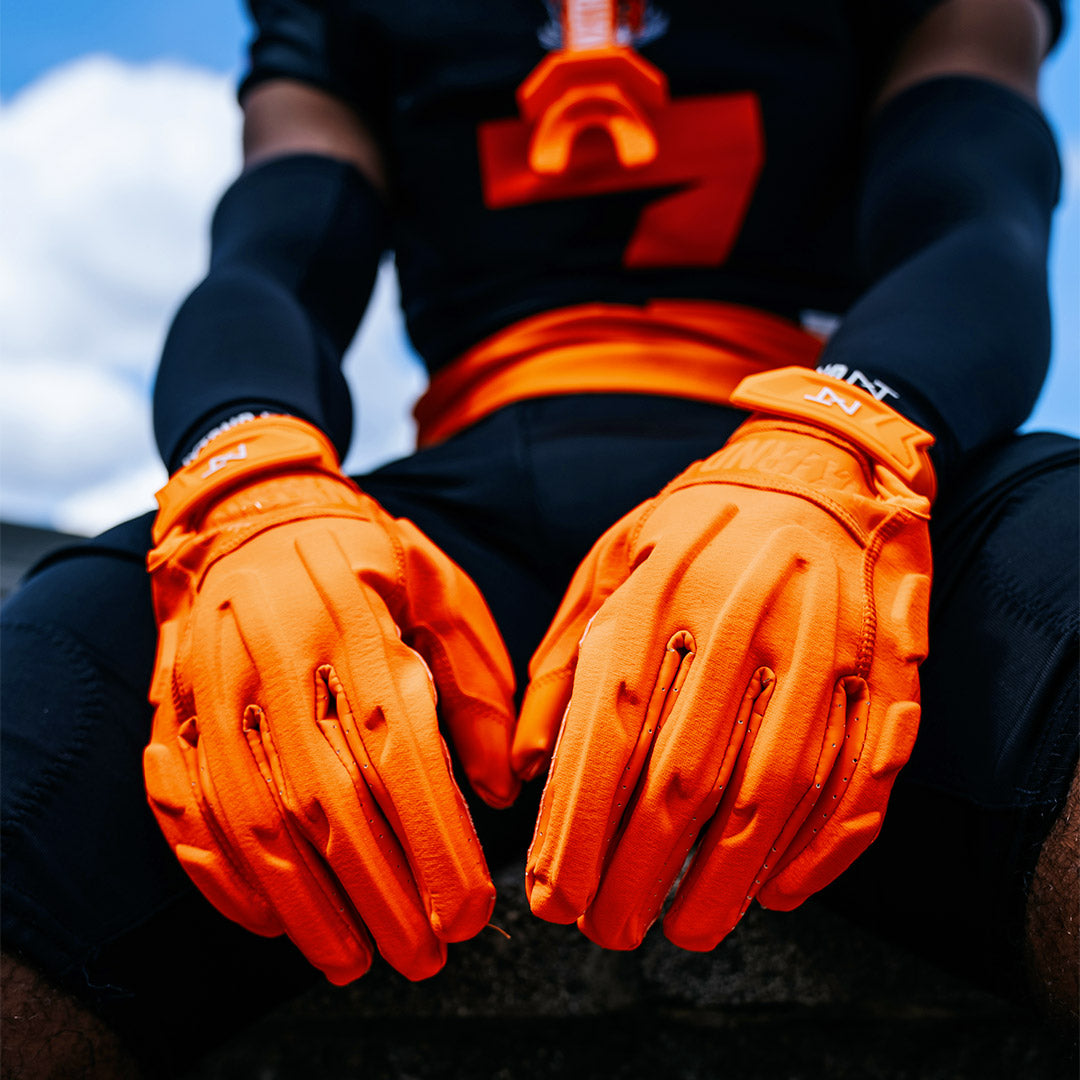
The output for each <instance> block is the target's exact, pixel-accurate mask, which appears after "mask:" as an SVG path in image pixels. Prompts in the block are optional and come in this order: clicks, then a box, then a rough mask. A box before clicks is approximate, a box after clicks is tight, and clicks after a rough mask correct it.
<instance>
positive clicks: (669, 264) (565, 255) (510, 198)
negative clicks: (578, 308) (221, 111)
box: [241, 0, 1060, 371]
mask: <svg viewBox="0 0 1080 1080" xmlns="http://www.w3.org/2000/svg"><path fill="white" fill-rule="evenodd" d="M935 2H936V0H881V2H877V3H873V4H867V3H863V2H857V0H818V2H814V3H810V2H807V0H762V2H760V3H754V4H748V3H743V4H716V3H708V2H689V0H657V2H656V3H630V4H627V3H623V4H622V5H620V7H619V8H618V9H617V10H619V11H620V12H621V14H622V18H621V20H620V22H619V24H618V27H617V35H618V43H619V44H620V45H621V46H631V47H632V48H633V50H634V54H635V55H636V56H639V57H640V58H641V60H642V61H643V68H644V70H645V71H646V75H648V76H649V77H651V78H652V79H653V83H650V84H649V86H647V87H646V88H645V89H644V90H643V91H642V93H644V94H645V96H646V97H647V96H648V95H649V94H655V95H656V96H654V97H653V98H652V99H651V100H650V101H648V102H646V103H645V108H646V111H647V112H649V114H650V115H651V116H652V117H653V118H654V119H655V121H656V124H655V125H654V126H655V127H656V131H657V132H658V133H659V134H658V139H657V142H658V145H657V146H655V147H653V151H654V153H653V157H652V158H651V159H649V160H648V161H647V162H644V163H642V162H640V161H634V162H631V163H630V164H629V165H628V164H627V163H625V162H622V161H620V160H619V158H618V154H617V153H616V152H615V148H613V146H612V145H610V140H609V141H608V142H605V140H604V138H603V137H602V133H601V137H600V138H599V139H597V137H596V136H595V133H594V134H593V135H592V136H590V138H589V139H584V140H583V143H585V144H588V145H585V146H584V149H581V148H578V149H579V150H580V152H581V153H582V154H583V155H584V156H583V157H582V158H581V159H580V160H578V161H571V162H570V164H569V167H568V168H564V170H563V171H562V172H561V173H551V174H545V173H543V172H539V173H538V172H537V170H536V169H535V168H534V167H531V166H530V162H529V160H528V154H529V143H528V140H529V137H530V132H531V131H532V130H534V129H535V124H536V118H535V116H533V117H532V118H531V120H530V117H529V116H528V115H526V112H525V111H523V110H526V106H525V105H524V104H523V101H522V98H521V96H520V95H519V93H518V91H519V88H520V87H522V84H523V83H524V82H525V81H526V80H527V79H528V78H529V76H530V74H531V73H533V72H535V71H536V69H537V67H538V65H540V64H541V62H542V61H544V59H545V56H547V55H548V54H549V53H550V51H551V50H553V49H559V48H565V47H566V46H568V44H572V43H568V42H566V41H565V40H563V38H564V29H563V25H562V19H561V18H560V12H559V10H558V9H557V7H555V6H554V5H552V6H549V5H546V4H544V3H542V2H540V0H455V2H446V0H408V2H405V3H402V2H400V0H325V2H322V3H319V2H315V0H250V6H251V9H252V12H253V15H254V17H255V22H256V35H255V38H254V40H253V43H252V48H251V69H250V72H249V74H248V75H247V77H246V79H245V80H244V83H243V84H242V87H241V94H243V92H244V91H246V90H247V89H249V88H250V87H252V86H254V85H256V84H257V83H259V82H262V81H264V80H266V79H270V78H274V77H288V78H293V79H299V80H302V81H305V82H308V83H310V84H313V85H316V86H319V87H321V88H325V89H327V90H329V91H331V92H332V93H334V94H336V95H338V96H340V97H341V98H343V99H344V100H346V101H347V102H349V103H350V104H351V105H352V106H353V107H354V108H355V109H356V110H357V111H358V112H359V113H360V114H361V115H362V116H363V118H364V119H365V121H366V122H367V124H368V125H369V127H370V128H371V129H372V130H373V132H374V133H375V134H376V136H377V137H378V139H379V141H380V143H381V145H382V147H383V150H384V153H385V155H386V159H387V164H388V170H389V175H390V201H391V206H392V210H393V216H394V222H395V225H394V239H393V244H394V249H395V258H396V262H397V268H398V274H399V279H400V283H401V294H402V305H403V308H404V312H405V317H406V322H407V326H408V330H409V334H410V336H411V338H412V340H413V343H414V345H415V346H416V348H417V351H418V352H419V353H420V355H421V356H422V357H423V359H424V360H425V362H426V363H427V365H428V367H429V369H430V370H432V371H435V370H438V369H439V368H441V367H442V366H443V365H445V364H446V363H447V362H448V361H449V360H451V359H453V358H454V357H455V356H457V355H459V354H460V353H462V352H463V351H464V350H466V349H468V348H470V347H471V346H473V345H475V344H476V343H477V342H479V341H481V340H483V339H484V338H486V337H487V336H488V335H490V334H492V333H494V332H496V331H498V330H500V329H501V328H503V327H505V326H507V325H509V324H512V323H515V322H517V321H518V320H521V319H523V318H526V317H528V316H532V315H536V314H537V313H540V312H545V311H549V310H552V309H555V308H562V307H570V306H573V305H577V304H582V303H595V302H601V303H605V302H606V303H619V304H642V303H645V302H647V301H648V300H651V299H658V298H679V299H693V300H716V301H723V302H726V303H734V304H742V305H748V306H752V307H755V308H758V309H761V310H763V311H766V312H771V313H775V314H779V315H781V316H785V317H788V318H792V319H796V320H798V319H804V320H805V319H807V318H812V317H813V313H817V312H826V313H840V312H842V311H843V310H845V309H846V307H847V306H848V305H849V304H850V303H851V302H852V301H853V299H854V298H855V297H856V296H857V295H858V293H859V291H860V289H861V287H862V285H863V284H864V283H863V282H862V281H861V280H860V274H859V267H858V266H857V265H856V260H855V257H854V247H855V245H854V228H855V201H856V191H857V185H858V179H859V161H860V152H861V145H862V140H863V134H864V130H865V126H866V121H867V114H868V110H869V105H870V102H871V101H872V98H873V95H874V93H875V89H876V87H877V85H878V83H879V80H880V78H881V76H882V75H883V73H884V71H885V70H886V68H887V65H888V63H889V61H890V58H891V55H892V53H893V52H894V50H895V48H896V46H897V43H898V42H899V41H900V40H901V39H902V37H903V35H904V34H905V32H906V31H907V30H908V29H910V27H911V26H912V25H913V24H914V23H915V22H916V21H917V20H918V19H919V18H920V17H921V16H922V15H923V14H925V12H926V11H927V10H929V9H930V8H932V7H933V6H934V4H935ZM1052 14H1053V16H1054V18H1055V22H1056V24H1057V25H1059V24H1060V10H1059V9H1057V8H1056V7H1054V8H1053V10H1052ZM653 73H658V74H657V75H654V74H653ZM586 81H588V80H587V79H586ZM646 81H648V79H646ZM654 84H655V85H654ZM658 86H659V89H657V87H658ZM632 106H633V102H631V107H632ZM612 107H616V106H612ZM619 107H621V106H619ZM526 111H527V110H526ZM575 152H577V151H575ZM646 156H647V155H646ZM533 165H535V163H533Z"/></svg>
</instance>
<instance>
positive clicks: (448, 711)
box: [397, 521, 521, 808]
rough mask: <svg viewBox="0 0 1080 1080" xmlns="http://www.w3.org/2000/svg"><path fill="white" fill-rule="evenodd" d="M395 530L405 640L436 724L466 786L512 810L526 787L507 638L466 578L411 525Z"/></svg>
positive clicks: (482, 796) (405, 523)
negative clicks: (428, 682) (423, 674)
mask: <svg viewBox="0 0 1080 1080" xmlns="http://www.w3.org/2000/svg"><path fill="white" fill-rule="evenodd" d="M397 525H398V529H399V532H401V533H403V534H404V540H405V559H406V569H405V575H406V581H407V582H408V592H407V598H406V602H405V606H406V611H407V613H406V614H404V615H402V616H400V617H399V619H400V622H401V625H402V630H403V634H404V637H405V639H406V641H407V643H408V644H409V645H410V646H411V647H412V648H414V649H415V650H416V651H417V652H418V653H419V654H420V655H421V656H422V657H423V658H424V659H425V661H426V662H427V664H428V666H429V667H430V669H431V672H432V675H433V677H434V680H435V686H436V688H437V690H438V696H439V702H438V712H439V717H440V719H441V720H442V721H443V723H444V724H445V726H446V730H447V731H448V732H449V735H450V738H451V740H452V741H453V743H454V746H455V747H456V749H457V752H458V756H459V758H460V760H461V765H462V768H463V769H464V770H465V775H466V776H467V777H468V779H469V783H470V784H472V786H473V788H474V790H475V791H476V793H477V794H478V795H479V796H480V797H481V798H482V799H483V800H484V802H486V803H487V804H488V805H489V806H494V807H496V808H502V807H506V806H509V805H510V804H511V803H512V802H513V801H514V799H516V798H517V795H518V792H519V791H520V790H521V783H520V781H519V780H518V779H517V777H516V776H515V775H514V773H513V771H512V770H511V767H510V743H511V739H512V736H513V730H514V671H513V666H512V665H511V663H510V657H509V655H508V654H507V652H506V646H505V645H504V644H503V640H502V635H501V634H500V633H499V629H498V627H497V626H496V625H495V620H494V618H493V617H492V614H491V612H490V610H489V609H488V606H487V603H486V602H485V600H484V598H483V596H482V595H481V594H480V590H479V589H478V588H477V587H476V585H474V584H473V582H472V580H471V579H470V578H469V577H468V576H467V575H466V574H465V572H464V571H463V570H461V569H460V568H459V567H458V566H456V565H455V564H454V563H453V562H451V560H450V559H449V558H448V557H447V556H446V555H444V554H443V553H442V552H441V551H439V549H438V548H436V547H435V546H434V545H433V544H432V543H431V542H430V541H429V540H428V539H427V538H426V537H425V536H423V534H421V533H420V532H419V531H418V530H416V529H415V528H414V527H413V526H412V525H411V523H409V522H407V521H399V522H398V523H397ZM414 534H415V535H414Z"/></svg>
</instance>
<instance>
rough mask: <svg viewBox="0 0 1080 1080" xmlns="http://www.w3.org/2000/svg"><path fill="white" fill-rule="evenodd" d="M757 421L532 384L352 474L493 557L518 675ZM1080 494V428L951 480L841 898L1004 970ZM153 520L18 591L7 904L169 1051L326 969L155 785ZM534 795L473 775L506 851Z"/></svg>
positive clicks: (1070, 755)
mask: <svg viewBox="0 0 1080 1080" xmlns="http://www.w3.org/2000/svg"><path fill="white" fill-rule="evenodd" d="M740 419H741V417H740V414H738V413H737V412H734V411H732V410H728V409H722V408H717V407H714V406H710V405H704V404H699V403H693V402H685V401H679V400H677V399H664V398H642V397H637V396H633V395H626V396H611V397H607V396H595V395H583V396H576V397H566V398H556V399H548V400H537V401H530V402H523V403H521V404H519V405H515V406H513V407H511V408H508V409H505V410H503V411H501V412H499V413H497V414H495V415H494V416H492V417H490V418H488V419H487V420H485V421H483V422H481V423H480V424H478V425H476V426H475V427H474V428H472V429H470V430H468V431H466V432H463V433H462V434H461V435H459V436H457V437H456V438H454V439H451V440H450V441H448V442H447V443H444V444H442V445H439V446H436V447H433V448H431V449H428V450H424V451H422V452H420V453H417V454H415V455H413V456H411V457H408V458H405V459H403V460H401V461H397V462H393V463H391V464H389V465H387V466H386V467H384V468H382V469H379V470H376V471H375V472H374V473H372V474H371V475H369V476H367V477H364V478H361V480H360V482H361V484H362V486H363V487H364V488H365V489H366V490H367V491H369V492H370V493H371V494H372V495H373V496H375V497H376V498H377V499H379V500H380V501H381V502H382V504H383V505H384V506H386V507H387V509H388V510H390V511H391V512H392V513H394V514H397V515H403V516H408V517H410V518H411V519H412V520H413V521H415V522H416V523H417V524H418V525H419V526H420V527H421V528H422V529H423V530H424V531H425V532H426V533H427V534H428V535H429V536H431V537H432V538H433V539H434V540H435V541H436V542H437V543H438V544H439V545H440V546H441V547H442V548H443V549H444V550H445V551H446V552H447V553H448V554H449V555H450V556H451V557H453V558H454V559H455V560H456V561H457V562H458V563H459V564H460V565H462V566H463V567H464V568H465V569H466V570H467V571H468V572H469V573H470V574H471V575H472V577H473V578H474V579H475V580H476V581H477V583H478V584H479V586H480V588H481V589H482V591H483V592H484V595H485V597H486V598H487V600H488V602H489V604H490V606H491V608H492V610H493V612H494V614H495V617H496V619H497V621H498V623H499V626H500V628H501V630H502V632H503V634H504V637H505V640H506V642H507V646H508V648H509V650H510V653H511V655H512V657H513V660H514V664H515V669H516V672H517V676H518V680H519V685H521V686H523V685H524V680H525V670H526V664H527V661H528V657H529V655H530V653H531V652H532V650H533V649H534V647H535V646H536V644H537V642H538V640H539V638H540V636H541V634H542V633H543V631H544V630H545V628H546V626H547V625H548V622H549V620H550V618H551V616H552V614H553V613H554V610H555V607H556V605H557V603H558V601H559V599H560V597H561V595H562V592H563V590H564V589H565V587H566V584H567V581H568V579H569V577H570V575H571V573H572V572H573V570H574V568H575V567H576V566H577V565H578V563H579V561H580V559H581V558H582V557H583V556H584V554H585V553H586V551H587V550H588V548H589V547H590V546H591V544H592V543H593V541H594V540H595V539H596V537H597V536H598V535H599V534H600V533H601V532H602V531H603V530H604V529H605V528H606V527H607V526H608V525H609V524H611V523H612V522H613V521H615V520H616V519H617V518H618V517H620V516H621V515H622V514H623V513H625V512H626V511H628V510H629V509H631V508H632V507H633V506H635V505H637V504H638V503H639V502H641V501H642V500H643V499H645V498H647V497H649V496H651V495H652V494H654V493H655V491H656V490H658V489H659V488H660V487H661V486H662V485H663V484H664V483H665V482H666V481H667V480H668V479H669V478H670V477H671V476H672V475H674V474H675V473H677V472H679V471H680V470H681V469H683V468H684V467H685V466H686V465H687V464H689V463H690V462H691V461H693V460H695V459H697V458H699V457H701V456H704V455H706V454H708V453H709V452H711V451H712V450H713V449H714V448H715V446H716V445H717V444H718V443H719V442H722V441H723V440H724V439H725V438H726V437H727V435H728V434H729V433H730V431H731V430H732V429H733V428H734V426H735V425H736V424H737V423H738V422H739V421H740ZM630 462H632V463H633V464H634V467H633V468H628V467H627V464H628V463H630ZM1076 491H1077V467H1076V444H1075V441H1074V440H1072V439H1067V438H1065V437H1063V436H1025V437H1018V438H1011V439H1009V440H1006V441H1005V442H1003V443H1002V444H1001V446H1000V447H998V448H997V449H996V450H994V452H993V453H992V454H989V455H988V456H987V457H986V459H985V464H983V465H981V466H980V467H979V469H977V470H975V471H973V472H972V473H971V474H970V475H969V476H967V477H966V478H965V482H964V483H963V484H962V485H958V486H957V487H955V488H954V490H953V492H952V493H951V494H948V493H947V494H946V495H945V496H943V498H942V499H941V500H940V501H939V503H938V506H937V509H936V517H935V521H934V526H933V527H934V541H935V545H936V547H935V550H936V552H937V561H936V570H935V572H936V579H935V590H934V595H933V602H932V619H931V656H930V660H929V661H928V662H927V663H926V665H925V666H924V670H923V701H924V717H923V726H922V733H921V735H920V740H919V742H918V744H917V748H916V752H915V756H914V758H913V759H912V762H911V763H910V765H909V766H908V767H907V768H906V769H905V770H903V771H902V773H901V775H900V779H899V781H898V784H897V789H896V793H895V795H894V798H893V803H892V806H891V808H890V811H889V813H888V814H887V816H886V825H885V829H884V831H883V833H882V836H881V838H880V839H879V841H878V842H877V843H876V844H875V845H874V847H873V848H872V849H871V851H870V852H869V853H868V854H867V855H866V856H864V857H863V859H861V860H860V861H859V862H857V863H856V865H855V867H854V868H852V870H851V871H849V872H848V875H845V877H844V878H842V879H841V881H840V882H839V883H838V884H837V886H834V887H833V888H832V889H831V890H829V892H828V893H827V894H826V895H827V898H828V897H831V898H832V900H833V902H834V903H836V904H838V905H841V906H843V907H844V909H845V910H848V911H851V912H852V913H853V914H854V915H856V916H857V917H861V918H863V919H864V920H866V921H869V922H870V923H871V924H872V925H875V926H877V927H878V928H879V929H882V930H884V931H886V932H893V933H898V934H900V935H901V936H902V937H903V938H904V940H905V942H906V943H907V944H908V945H911V946H913V947H916V948H923V949H926V950H929V951H931V952H932V953H933V954H934V956H935V958H936V959H937V961H938V962H941V963H952V964H953V965H954V966H956V967H958V968H960V969H961V970H965V971H967V972H968V973H969V974H971V973H975V974H977V975H980V976H983V975H986V976H988V977H990V978H993V979H994V980H995V981H996V982H997V983H999V984H1000V983H1005V984H1007V983H1008V981H1009V980H1010V979H1012V980H1014V982H1015V980H1016V979H1017V975H1016V972H1017V971H1018V967H1019V941H1020V935H1021V927H1022V923H1021V919H1020V917H1021V914H1022V904H1023V896H1024V886H1025V883H1026V880H1027V877H1028V876H1029V875H1030V872H1031V868H1032V867H1033V865H1034V860H1035V855H1036V853H1037V850H1038V845H1039V843H1040V842H1041V840H1042V838H1043V836H1044V835H1045V832H1046V830H1047V829H1048V827H1049V825H1050V823H1051V821H1052V819H1053V815H1054V812H1055V810H1056V808H1057V806H1058V804H1059V802H1060V800H1061V798H1062V797H1063V794H1064V791H1065V785H1066V784H1067V782H1068V778H1069V776H1070V775H1071V771H1072V769H1073V768H1074V767H1075V761H1076V738H1077V734H1076V711H1075V710H1076V699H1075V680H1076V664H1077V658H1076V651H1075V649H1076V610H1075V607H1076V596H1077V582H1076V573H1077V567H1076V559H1075V553H1076V550H1077V536H1076V529H1077V513H1076V505H1075V501H1076ZM150 526H151V518H150V517H149V516H146V517H143V518H140V519H138V520H136V521H134V522H130V523H128V524H126V525H123V526H120V527H118V528H117V529H114V530H112V531H110V532H109V533H106V534H105V535H104V536H103V537H101V538H99V539H97V540H95V541H92V542H90V543H87V544H82V545H79V546H78V547H76V548H73V549H68V550H67V551H65V552H62V553H60V554H58V555H56V556H54V557H52V558H50V559H49V560H48V562H47V563H46V564H45V565H44V566H43V567H41V568H40V569H39V570H38V571H37V572H36V573H35V574H34V575H33V576H32V577H31V578H30V579H29V581H28V582H27V583H26V584H25V585H24V587H23V588H22V589H21V590H20V591H18V592H17V593H16V594H15V595H14V596H13V597H12V598H11V599H10V600H9V602H8V603H7V604H6V605H5V608H4V611H3V628H2V637H0V644H2V648H3V670H4V683H3V694H4V700H3V702H2V709H3V717H4V723H3V727H2V730H0V734H2V737H3V748H2V754H0V765H2V769H3V776H2V783H0V797H2V801H3V849H4V873H3V880H2V886H3V905H2V915H3V935H4V942H5V947H6V948H9V949H10V948H14V949H17V950H18V951H20V952H21V953H22V954H23V955H25V956H26V957H27V958H28V959H29V960H30V961H32V962H33V963H35V964H38V965H40V966H41V967H43V968H44V969H45V970H46V971H47V972H48V973H49V974H50V975H52V976H53V977H54V978H58V979H60V980H61V981H62V982H63V983H64V985H65V986H67V987H68V988H70V989H72V990H73V991H74V992H76V993H78V994H79V995H81V996H82V997H84V998H85V999H87V1000H89V1001H90V1002H91V1003H92V1004H93V1005H94V1007H95V1008H97V1009H99V1010H100V1011H101V1012H102V1013H103V1014H104V1015H105V1016H106V1017H107V1019H108V1020H109V1021H110V1022H111V1023H113V1024H114V1025H116V1026H117V1027H118V1028H119V1029H120V1030H121V1031H122V1032H123V1033H124V1034H125V1036H126V1037H127V1038H128V1039H129V1040H131V1041H132V1042H133V1044H135V1045H136V1046H137V1047H140V1048H141V1049H142V1051H143V1052H144V1053H146V1054H149V1055H152V1054H153V1053H155V1051H156V1052H158V1053H162V1052H164V1053H166V1054H168V1055H169V1056H170V1058H172V1059H173V1064H172V1066H171V1067H177V1066H178V1065H180V1064H182V1058H181V1056H180V1055H181V1053H182V1052H185V1053H190V1054H196V1053H198V1052H199V1051H200V1050H201V1049H203V1048H204V1047H205V1046H206V1045H207V1044H209V1043H211V1042H213V1041H214V1040H216V1039H218V1038H219V1037H221V1036H223V1035H224V1034H226V1033H227V1032H228V1031H229V1030H230V1028H233V1027H236V1026H239V1025H241V1024H242V1023H244V1022H245V1021H246V1020H247V1019H249V1018H251V1017H252V1016H254V1015H256V1014H258V1013H259V1012H262V1011H264V1010H265V1009H267V1008H269V1007H270V1006H271V1005H272V1004H274V1003H276V1002H277V1001H279V1000H280V999H281V998H283V997H285V996H287V995H289V994H291V993H294V992H295V991H296V990H298V989H299V988H300V987H302V986H303V985H305V984H306V983H308V982H310V981H312V980H314V979H316V978H318V974H317V972H315V971H314V969H311V968H309V967H308V965H307V964H306V962H304V961H303V960H302V958H300V957H299V955H298V953H297V952H296V950H295V949H293V948H292V946H291V945H289V943H288V942H287V941H286V940H284V939H276V940H272V941H271V940H265V939H260V938H256V937H254V936H253V935H249V934H247V933H245V932H244V931H241V930H239V929H237V928H236V927H235V926H233V925H232V924H229V923H228V922H227V921H226V920H224V919H223V918H221V917H219V916H218V915H217V914H216V913H215V912H214V911H213V909H212V908H211V907H210V906H209V904H207V903H206V902H205V901H204V900H203V899H202V898H201V896H200V895H199V894H198V893H197V892H196V890H195V889H194V887H193V886H192V885H191V884H190V883H189V882H188V880H187V878H186V877H185V876H184V874H183V873H182V872H181V870H180V869H179V867H178V865H177V864H176V863H175V860H174V859H173V858H172V856H171V853H170V852H169V851H168V849H167V847H166V845H165V844H164V842H163V840H162V838H161V836H160V834H159V832H158V830H157V826H156V824H155V822H154V820H153V818H152V815H151V813H150V811H149V809H148V807H147V804H146V800H145V796H144V793H143V789H142V778H141V752H142V747H143V745H144V744H145V742H146V741H147V738H148V733H149V726H150V719H151V718H150V710H149V707H148V705H147V704H146V687H147V685H148V683H149V679H150V671H151V667H152V661H153V652H154V641H155V627H154V623H153V617H152V612H151V609H150V599H149V580H148V578H147V576H146V574H145V571H144V569H143V558H144V553H145V550H146V547H147V546H148V544H149V536H150ZM1033 551H1034V552H1037V557H1032V553H1033ZM538 797H539V783H538V782H537V783H534V784H532V785H530V789H529V790H528V791H527V792H526V794H525V795H524V796H523V797H522V799H521V800H520V801H519V803H518V804H517V805H516V806H515V807H514V808H513V809H512V810H510V811H501V812H499V811H493V810H490V809H488V808H486V807H484V806H483V805H482V804H480V803H479V800H477V799H475V797H470V805H471V809H472V812H473V813H474V815H475V820H476V824H477V828H478V830H479V832H480V835H481V839H482V842H483V844H484V850H485V852H486V854H487V856H488V859H489V862H490V863H491V864H492V865H493V866H501V865H504V864H506V863H507V862H508V861H509V860H512V859H520V858H521V857H522V856H523V853H524V850H525V847H526V845H527V843H528V839H529V836H530V835H531V828H532V823H533V820H534V816H535V811H536V804H537V800H538ZM736 932H738V931H736ZM450 963H451V964H452V963H454V950H453V949H452V948H451V951H450ZM1013 988H1014V989H1015V986H1014V987H1013ZM181 1048H182V1051H181ZM167 1064H168V1063H163V1062H160V1061H159V1062H155V1063H154V1068H155V1072H154V1075H164V1074H165V1072H166V1065H167Z"/></svg>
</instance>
